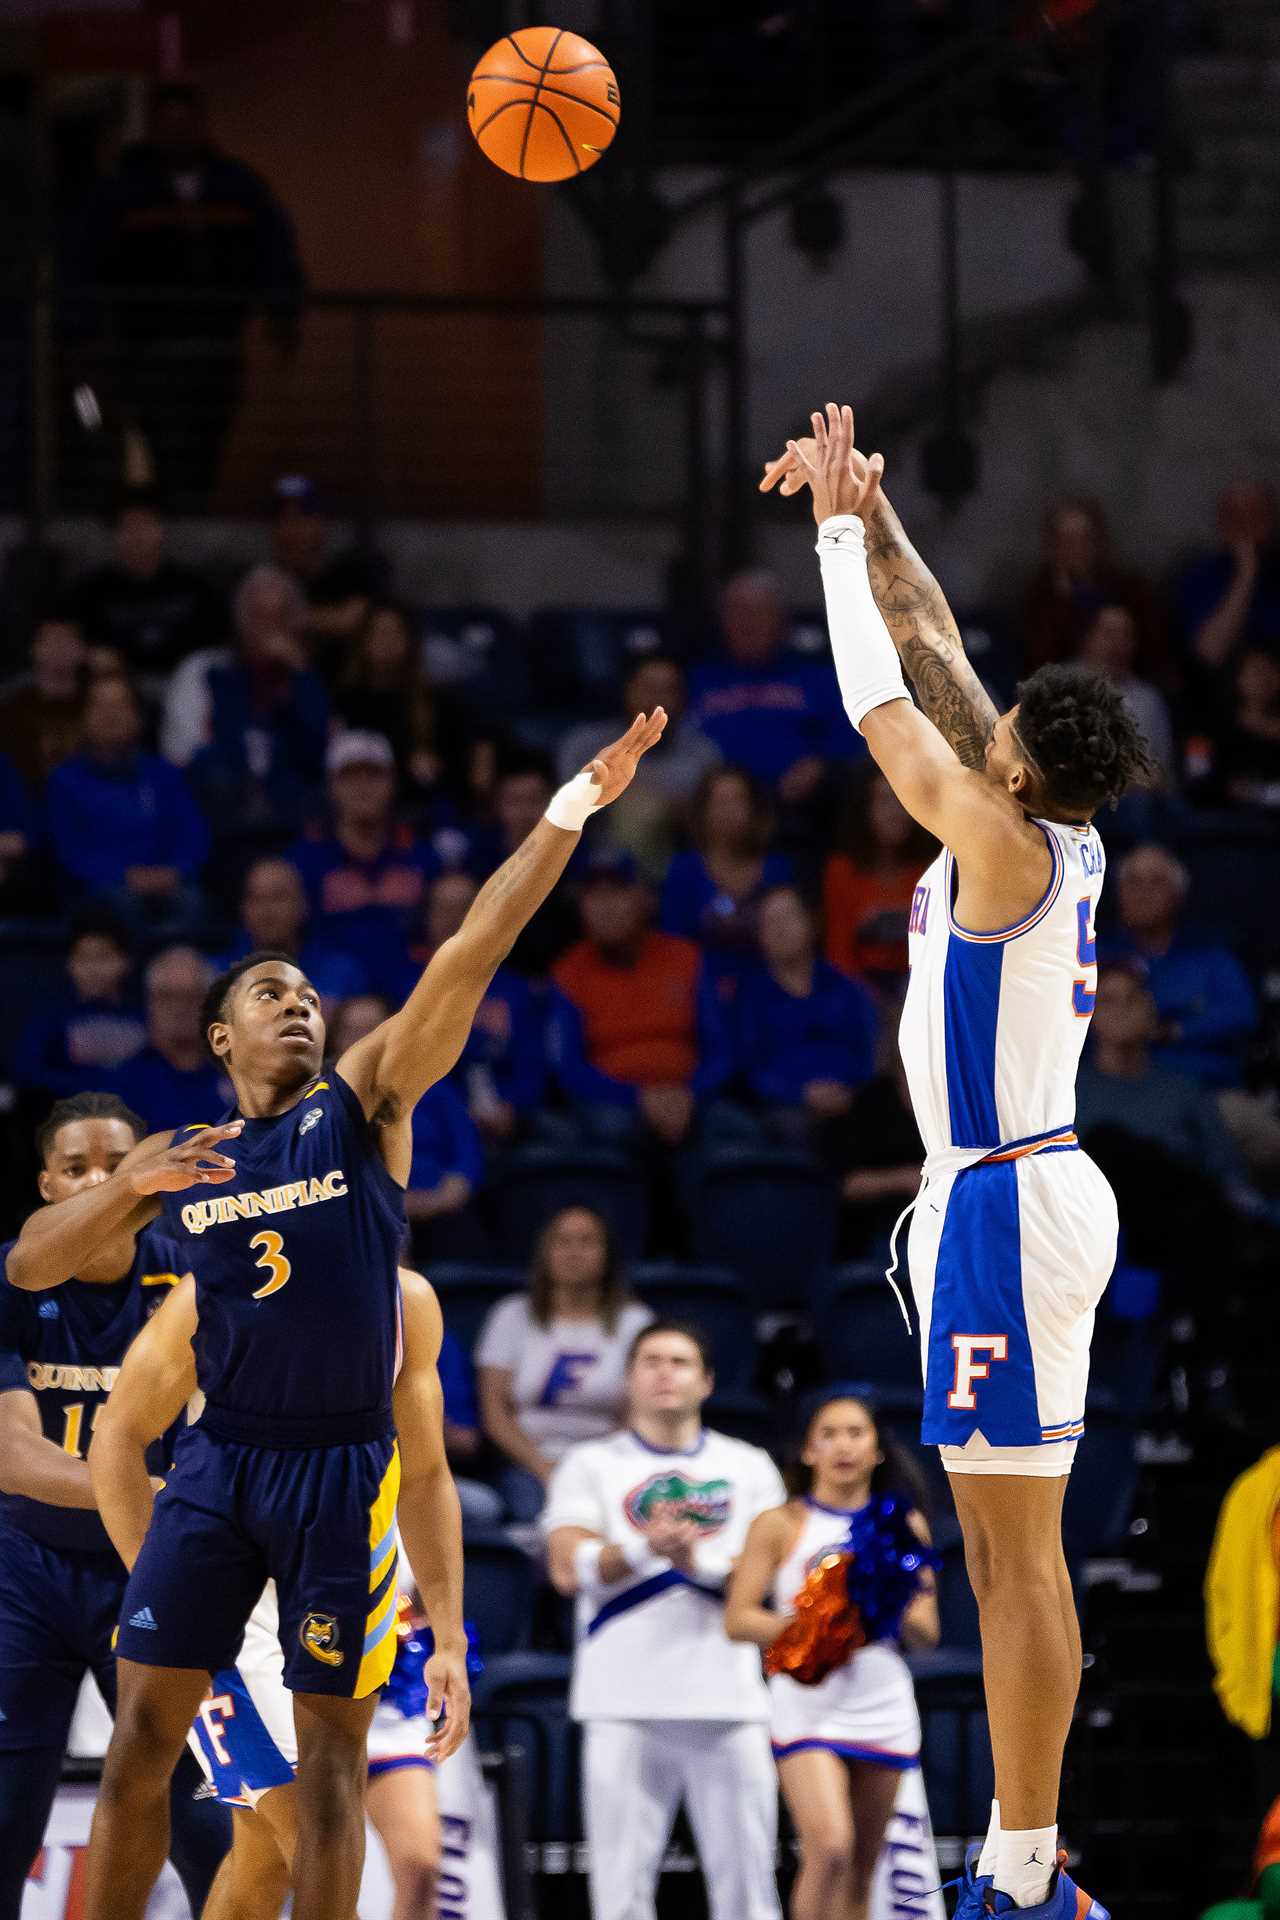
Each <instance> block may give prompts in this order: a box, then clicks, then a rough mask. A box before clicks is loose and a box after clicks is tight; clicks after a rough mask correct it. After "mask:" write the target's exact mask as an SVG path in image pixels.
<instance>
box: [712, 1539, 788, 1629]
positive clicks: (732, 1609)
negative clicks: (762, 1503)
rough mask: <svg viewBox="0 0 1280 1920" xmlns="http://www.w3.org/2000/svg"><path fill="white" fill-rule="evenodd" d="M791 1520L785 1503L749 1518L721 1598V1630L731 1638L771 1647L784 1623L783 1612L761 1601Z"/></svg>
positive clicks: (778, 1561)
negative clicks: (747, 1529)
mask: <svg viewBox="0 0 1280 1920" xmlns="http://www.w3.org/2000/svg"><path fill="white" fill-rule="evenodd" d="M792 1530H793V1523H792V1521H791V1519H790V1517H789V1515H788V1513H787V1510H786V1508H785V1507H771V1508H770V1509H769V1510H768V1512H767V1513H759V1514H757V1515H756V1517H755V1519H754V1520H753V1521H752V1522H751V1527H750V1531H749V1532H748V1534H747V1539H746V1545H745V1546H744V1547H743V1549H742V1553H741V1556H740V1558H739V1560H738V1563H737V1565H736V1566H735V1567H734V1569H733V1572H732V1573H731V1574H730V1576H729V1585H728V1588H727V1590H726V1592H725V1601H724V1630H725V1632H726V1633H727V1634H728V1636H729V1638H730V1639H731V1640H745V1641H747V1642H748V1643H749V1644H750V1645H751V1646H753V1647H771V1646H772V1645H773V1643H774V1641H775V1640H776V1639H777V1637H778V1635H779V1634H780V1633H781V1632H782V1629H783V1628H784V1627H785V1626H786V1624H787V1616H786V1615H785V1614H783V1613H775V1612H774V1611H773V1609H772V1608H771V1607H766V1606H765V1604H764V1599H765V1595H766V1594H767V1593H768V1591H769V1589H770V1587H771V1586H772V1585H773V1582H774V1579H775V1577H776V1575H777V1571H778V1568H779V1567H780V1566H781V1565H782V1560H783V1556H784V1554H785V1553H786V1543H787V1537H788V1534H789V1533H791V1532H792Z"/></svg>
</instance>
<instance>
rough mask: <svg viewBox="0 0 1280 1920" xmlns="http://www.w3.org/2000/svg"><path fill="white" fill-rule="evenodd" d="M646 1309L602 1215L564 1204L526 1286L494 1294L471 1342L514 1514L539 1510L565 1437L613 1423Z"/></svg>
mask: <svg viewBox="0 0 1280 1920" xmlns="http://www.w3.org/2000/svg"><path fill="white" fill-rule="evenodd" d="M652 1319H653V1315H652V1314H651V1313H650V1311H649V1309H648V1307H645V1306H642V1305H641V1304H640V1302H639V1301H638V1300H635V1299H633V1298H632V1297H631V1294H630V1293H629V1292H628V1291H627V1285H626V1280H625V1277H624V1275H623V1272H622V1265H621V1262H620V1260H619V1257H618V1252H617V1249H616V1247H615V1246H614V1244H613V1240H612V1237H611V1235H610V1233H609V1228H608V1226H607V1224H606V1223H605V1221H604V1220H602V1219H601V1217H600V1215H599V1214H598V1213H594V1212H593V1211H592V1210H591V1208H590V1207H564V1208H562V1209H561V1211H560V1212H559V1213H557V1214H556V1215H554V1217H553V1218H552V1219H551V1220H550V1221H548V1223H547V1225H546V1226H545V1227H544V1228H543V1230H542V1232H541V1233H540V1234H539V1236H538V1244H537V1248H536V1250H535V1252H534V1257H533V1268H532V1272H531V1273H530V1276H529V1287H528V1291H527V1292H525V1293H513V1294H509V1295H508V1297H507V1298H506V1299H505V1300H500V1301H499V1302H498V1304H497V1305H496V1306H495V1307H494V1308H493V1310H492V1312H491V1313H490V1314H489V1316H488V1318H487V1320H486V1321H485V1323H484V1326H483V1328H482V1330H481V1333H480V1338H479V1340H478V1341H477V1343H476V1353H475V1359H476V1377H477V1380H478V1382H479V1388H480V1418H481V1422H482V1425H483V1427H484V1431H485V1435H486V1437H487V1438H488V1439H489V1440H490V1441H491V1442H492V1444H493V1445H494V1446H495V1447H496V1448H497V1449H498V1451H499V1452H500V1453H501V1454H502V1455H503V1457H504V1460H505V1462H506V1464H505V1465H504V1467H503V1468H502V1470H501V1472H500V1473H499V1475H498V1478H497V1484H498V1489H499V1492H500V1493H501V1494H502V1497H503V1499H504V1500H505V1502H506V1505H507V1510H508V1512H509V1513H510V1515H511V1517H512V1519H513V1520H518V1521H529V1520H536V1519H537V1517H538V1514H539V1513H540V1512H541V1510H542V1504H543V1500H544V1499H545V1497H546V1485H547V1481H548V1480H549V1479H550V1477H551V1471H552V1468H553V1467H554V1466H555V1464H556V1462H557V1461H558V1460H560V1459H562V1458H563V1456H564V1455H565V1453H567V1452H568V1450H569V1448H570V1447H571V1446H573V1445H575V1444H576V1443H577V1442H578V1441H581V1440H594V1439H597V1438H598V1437H599V1436H601V1435H602V1434H606V1433H609V1432H611V1431H612V1429H613V1428H614V1427H615V1426H617V1424H618V1422H619V1421H620V1419H621V1418H622V1410H623V1402H624V1396H625V1375H626V1363H627V1354H628V1352H629V1350H630V1347H631V1343H632V1341H633V1340H634V1339H635V1337H636V1335H637V1334H638V1333H639V1332H641V1330H642V1329H643V1328H644V1327H647V1326H648V1324H649V1322H650V1321H651V1320H652Z"/></svg>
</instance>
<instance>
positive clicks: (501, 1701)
mask: <svg viewBox="0 0 1280 1920" xmlns="http://www.w3.org/2000/svg"><path fill="white" fill-rule="evenodd" d="M571 1665H572V1662H571V1658H570V1656H569V1655H568V1654H564V1653H511V1654H504V1655H502V1656H500V1657H499V1658H497V1659H495V1660H493V1661H491V1662H489V1663H488V1664H487V1665H486V1669H485V1671H484V1673H482V1674H481V1675H480V1677H479V1679H478V1680H477V1682H476V1685H475V1690H474V1697H473V1703H472V1704H473V1708H474V1712H475V1719H476V1727H477V1731H478V1734H479V1738H480V1743H481V1745H482V1746H485V1747H497V1748H499V1749H507V1748H511V1747H520V1748H522V1749H523V1750H524V1752H525V1755H526V1757H527V1762H528V1771H529V1775H530V1801H531V1804H530V1806H529V1809H528V1831H529V1836H530V1838H531V1839H533V1840H539V1841H547V1840H562V1841H565V1840H567V1841H572V1840H577V1839H578V1838H580V1836H581V1833H582V1816H581V1811H580V1803H579V1798H578V1729H577V1727H576V1726H575V1724H574V1723H573V1721H572V1720H570V1718H569V1710H568V1691H569V1674H570V1669H571Z"/></svg>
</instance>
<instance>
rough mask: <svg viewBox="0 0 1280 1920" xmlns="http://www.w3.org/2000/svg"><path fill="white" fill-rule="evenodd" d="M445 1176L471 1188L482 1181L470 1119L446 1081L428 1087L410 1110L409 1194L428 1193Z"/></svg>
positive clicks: (477, 1144) (481, 1157)
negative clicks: (456, 1176) (458, 1176)
mask: <svg viewBox="0 0 1280 1920" xmlns="http://www.w3.org/2000/svg"><path fill="white" fill-rule="evenodd" d="M447 1173H460V1174H461V1175H462V1176H463V1178H464V1179H466V1180H469V1181H470V1182H471V1185H472V1186H473V1187H478V1186H479V1185H480V1182H481V1181H482V1179H483V1178H484V1150H483V1148H482V1147H481V1145H480V1135H479V1134H478V1133H477V1131H476V1128H475V1124H474V1122H473V1121H472V1118H471V1115H470V1114H469V1113H468V1112H467V1110H466V1108H465V1107H464V1106H463V1104H462V1102H461V1100H460V1099H459V1098H458V1096H457V1094H456V1093H455V1092H454V1090H453V1088H452V1087H451V1086H450V1085H449V1083H448V1081H447V1080H440V1081H437V1083H436V1085H435V1086H434V1087H429V1088H428V1089H427V1091H426V1093H424V1094H423V1096H422V1098H421V1100H419V1102H418V1104H417V1106H416V1107H415V1108H414V1110H413V1159H412V1161H411V1162H410V1166H409V1190H410V1191H411V1192H415V1191H416V1192H419V1193H430V1192H432V1191H433V1190H434V1189H435V1188H436V1187H438V1186H439V1185H440V1182H441V1181H442V1180H443V1179H444V1177H445V1175H446V1174H447Z"/></svg>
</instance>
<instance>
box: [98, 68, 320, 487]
mask: <svg viewBox="0 0 1280 1920" xmlns="http://www.w3.org/2000/svg"><path fill="white" fill-rule="evenodd" d="M81 236H82V258H81V260H80V261H79V262H78V266H79V274H78V279H79V283H80V284H81V285H83V286H87V287H108V288H110V289H112V293H113V295H114V296H115V297H114V298H112V299H111V300H110V306H109V312H108V314H107V315H104V322H105V324H106V325H107V326H108V327H109V329H110V331H111V335H112V339H113V344H114V348H115V356H116V357H115V364H116V366H117V368H118V372H119V378H120V384H121V391H122V397H123V399H124V400H125V402H126V404H127V405H128V407H129V410H130V412H131V413H132V414H133V416H134V418H135V420H136V421H137V422H138V425H139V427H140V428H141V431H142V433H143V435H144V436H145V438H146V441H147V445H148V450H149V452H150V456H151V462H152V466H153V468H154V470H155V474H156V478H157V481H158V483H159V485H160V486H161V488H162V489H163V491H164V494H165V497H166V499H169V500H172V501H173V502H174V503H175V505H178V506H180V507H182V508H183V509H186V510H191V511H195V512H199V511H201V510H202V509H204V508H206V507H207V506H208V505H209V501H210V496H211V495H212V493H213V489H214V487H215V485H216V482H217V478H218V471H219V467H220V465H221V460H222V448H223V443H224V441H225V440H226V436H227V431H228V429H229V427H230V425H231V421H232V418H233V416H234V414H235V410H236V407H237V405H238V404H239V399H240V387H241V379H242V361H243V347H242V342H243V335H244V329H245V323H246V321H247V320H248V317H249V314H250V313H251V311H252V310H253V308H254V307H261V308H262V309H263V311H264V313H265V316H266V320H267V324H268V326H269V327H270V328H271V330H272V332H273V334H274V335H275V338H276V341H277V344H278V345H279V347H280V349H281V351H282V352H285V353H287V352H291V351H292V350H293V347H294V345H295V344H296V339H297V329H298V303H299V299H300V296H301V293H302V287H303V278H302V269H301V266H300V265H299V262H298V256H297V250H296V247H295V243H294V234H293V225H292V222H291V221H290V219H289V216H288V214H287V213H286V212H285V210H284V208H283V207H282V206H281V205H280V204H279V202H278V201H276V200H275V199H274V198H273V197H272V194H271V192H270V189H269V188H268V187H267V185H266V183H265V182H264V181H263V180H261V179H260V178H259V177H258V175H257V174H256V173H254V172H253V170H252V168H250V167H247V166H246V165H245V164H244V162H243V161H242V160H235V159H232V158H231V156H230V155H229V154H225V153H222V152H221V151H220V150H219V149H218V148H217V147H216V146H215V145H214V144H213V141H212V140H211V139H210V136H209V132H208V129H207V126H206V123H205V116H204V103H203V101H202V99H201V96H200V93H199V91H198V90H197V89H196V88H195V87H193V86H191V85H189V84H187V83H184V82H178V81H167V82H165V83H163V84H162V85H161V86H159V87H157V88H156V90H155V92H154V93H153V94H152V98H151V122H150V126H149V129H148V134H147V138H146V139H145V140H143V141H139V142H137V143H135V144H134V145H132V146H128V147H126V148H125V149H124V150H123V152H122V153H121V155H120V159H119V162H118V164H117V166H116V169H115V172H114V173H113V174H112V175H111V177H110V178H109V179H108V180H106V181H104V182H103V184H102V186H101V187H100V189H99V190H98V191H97V193H96V194H95V196H94V198H93V199H92V201H91V203H90V205H89V206H88V208H87V209H86V211H85V216H84V219H83V222H82V226H81Z"/></svg>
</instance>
